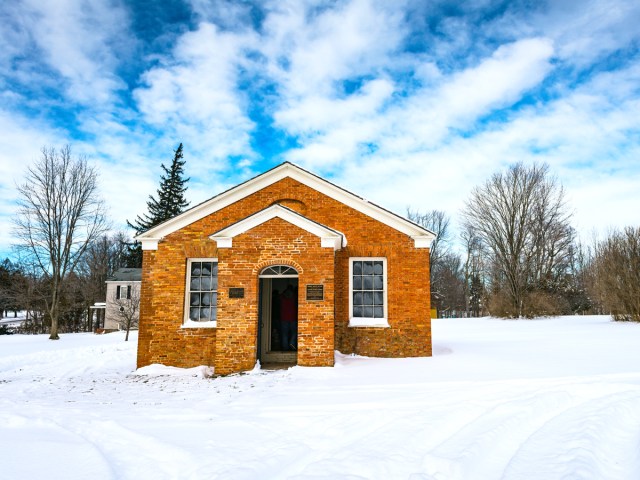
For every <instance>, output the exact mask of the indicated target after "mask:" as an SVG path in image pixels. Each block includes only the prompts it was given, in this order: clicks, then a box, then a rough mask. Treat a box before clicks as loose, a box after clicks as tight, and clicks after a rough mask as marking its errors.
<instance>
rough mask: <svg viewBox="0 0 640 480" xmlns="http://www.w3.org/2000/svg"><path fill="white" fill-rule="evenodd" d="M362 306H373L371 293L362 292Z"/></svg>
mask: <svg viewBox="0 0 640 480" xmlns="http://www.w3.org/2000/svg"><path fill="white" fill-rule="evenodd" d="M362 303H363V304H364V305H373V292H364V300H363V302H362Z"/></svg>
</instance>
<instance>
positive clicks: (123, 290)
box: [116, 285, 131, 300]
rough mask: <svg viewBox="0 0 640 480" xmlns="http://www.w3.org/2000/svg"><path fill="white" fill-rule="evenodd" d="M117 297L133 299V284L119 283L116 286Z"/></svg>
mask: <svg viewBox="0 0 640 480" xmlns="http://www.w3.org/2000/svg"><path fill="white" fill-rule="evenodd" d="M116 299H118V300H131V285H118V286H117V287H116Z"/></svg>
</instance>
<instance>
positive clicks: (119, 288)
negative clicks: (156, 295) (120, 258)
mask: <svg viewBox="0 0 640 480" xmlns="http://www.w3.org/2000/svg"><path fill="white" fill-rule="evenodd" d="M141 281H142V269H141V268H119V269H118V270H116V271H115V273H114V274H113V275H112V276H111V277H109V278H107V298H106V308H105V317H104V329H105V330H106V331H111V330H121V327H120V325H121V323H120V322H122V321H123V316H122V314H121V312H131V314H132V315H133V317H134V324H135V325H136V328H137V324H138V319H139V317H140V284H141Z"/></svg>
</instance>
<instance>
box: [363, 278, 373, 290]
mask: <svg viewBox="0 0 640 480" xmlns="http://www.w3.org/2000/svg"><path fill="white" fill-rule="evenodd" d="M362 289H363V290H373V277H362Z"/></svg>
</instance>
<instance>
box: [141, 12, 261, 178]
mask: <svg viewBox="0 0 640 480" xmlns="http://www.w3.org/2000/svg"><path fill="white" fill-rule="evenodd" d="M254 41H255V39H254V38H253V35H252V34H251V33H246V34H244V33H241V34H236V33H231V32H221V31H220V30H219V29H218V28H217V27H216V26H215V25H212V24H209V23H202V24H200V26H199V28H198V30H196V31H193V32H188V33H186V34H184V35H183V36H182V37H180V38H179V39H178V41H177V44H176V46H175V48H174V49H173V51H172V52H171V56H170V57H168V58H165V59H163V61H162V64H161V65H160V66H158V67H155V68H153V69H151V70H149V71H147V72H146V73H145V74H144V75H143V81H144V84H145V86H144V87H141V88H138V89H137V90H136V91H135V92H134V97H135V98H136V100H137V102H138V108H139V110H140V111H141V112H142V114H143V115H144V117H145V119H146V121H147V122H149V123H150V124H152V125H154V126H157V127H159V128H163V129H164V130H165V131H166V132H170V133H171V134H172V135H173V136H174V138H175V141H176V142H179V141H183V142H184V143H185V144H189V145H190V146H191V148H193V149H194V151H195V152H196V153H197V156H196V158H197V159H198V160H196V161H195V162H194V163H196V164H197V166H198V167H202V168H203V169H204V168H207V169H209V170H216V164H215V163H212V162H213V161H214V160H217V161H219V162H220V163H219V164H218V165H219V166H218V168H217V169H218V171H220V170H222V169H224V168H225V167H226V163H223V161H224V160H226V158H227V157H228V156H232V155H240V156H249V157H250V156H252V155H253V151H252V149H251V146H250V144H249V142H250V132H251V130H252V129H253V127H254V125H253V122H252V121H251V120H250V119H249V117H248V114H247V98H246V97H245V96H244V94H243V93H242V92H241V91H240V88H239V86H238V83H239V69H240V68H241V66H242V65H241V64H242V62H243V61H244V55H245V50H246V49H248V48H250V47H251V46H252V44H253V42H254ZM200 174H201V175H202V174H204V175H206V172H204V171H203V172H202V173H200Z"/></svg>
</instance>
